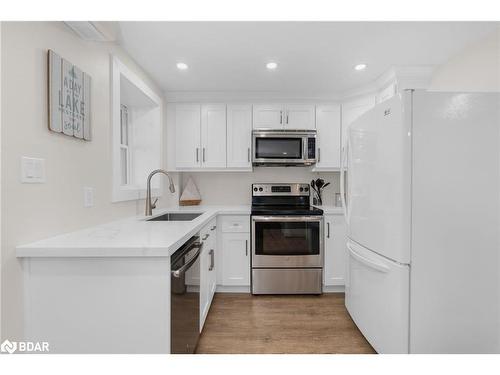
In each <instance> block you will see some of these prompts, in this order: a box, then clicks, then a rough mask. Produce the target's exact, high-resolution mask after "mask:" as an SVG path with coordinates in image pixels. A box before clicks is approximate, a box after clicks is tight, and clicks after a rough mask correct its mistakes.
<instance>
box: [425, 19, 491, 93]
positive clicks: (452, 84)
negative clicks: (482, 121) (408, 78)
mask: <svg viewBox="0 0 500 375" xmlns="http://www.w3.org/2000/svg"><path fill="white" fill-rule="evenodd" d="M430 89H431V90H439V91H485V92H499V91H500V28H498V29H497V31H495V32H493V33H491V34H490V35H488V36H487V37H486V38H484V39H482V40H480V41H478V42H477V43H474V44H472V45H470V46H468V47H466V48H465V49H463V50H462V51H461V52H459V53H458V54H457V55H456V56H454V57H452V58H451V59H450V60H449V61H448V62H447V63H446V64H443V65H442V66H440V67H439V68H437V69H436V71H435V73H434V75H433V78H432V81H431V85H430Z"/></svg>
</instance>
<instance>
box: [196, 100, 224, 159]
mask: <svg viewBox="0 0 500 375" xmlns="http://www.w3.org/2000/svg"><path fill="white" fill-rule="evenodd" d="M201 165H202V167H204V168H225V167H226V105H225V104H207V105H202V107H201Z"/></svg>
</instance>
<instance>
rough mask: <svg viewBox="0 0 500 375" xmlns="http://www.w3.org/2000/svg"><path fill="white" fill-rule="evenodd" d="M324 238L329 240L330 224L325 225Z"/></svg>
mask: <svg viewBox="0 0 500 375" xmlns="http://www.w3.org/2000/svg"><path fill="white" fill-rule="evenodd" d="M326 238H330V223H326Z"/></svg>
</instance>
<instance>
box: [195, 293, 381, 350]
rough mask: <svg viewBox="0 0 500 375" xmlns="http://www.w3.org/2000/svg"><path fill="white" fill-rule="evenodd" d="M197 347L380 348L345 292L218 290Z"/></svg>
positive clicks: (227, 348)
mask: <svg viewBox="0 0 500 375" xmlns="http://www.w3.org/2000/svg"><path fill="white" fill-rule="evenodd" d="M196 352H197V353H206V354H209V353H210V354H216V353H217V354H229V353H240V354H242V353H261V354H265V353H318V354H319V353H344V354H348V353H355V354H363V353H375V351H374V350H373V348H372V347H371V346H370V344H369V343H368V342H367V341H366V340H365V338H364V337H363V335H362V334H361V332H360V331H359V330H358V328H357V327H356V325H355V324H354V322H353V321H352V320H351V318H350V316H349V313H348V312H347V310H346V308H345V306H344V294H342V293H334V294H323V295H321V296H252V295H251V294H230V293H217V294H216V295H215V297H214V300H213V302H212V306H211V308H210V312H209V313H208V317H207V320H206V322H205V326H204V328H203V333H202V335H201V337H200V340H199V342H198V347H197V351H196Z"/></svg>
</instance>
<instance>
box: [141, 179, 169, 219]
mask: <svg viewBox="0 0 500 375" xmlns="http://www.w3.org/2000/svg"><path fill="white" fill-rule="evenodd" d="M157 173H163V174H164V175H165V176H167V177H168V182H169V187H168V188H169V189H170V192H171V193H175V186H174V182H173V181H172V177H170V175H169V174H168V173H167V172H165V171H164V170H163V169H155V170H154V171H153V172H151V173H150V174H149V176H148V182H147V187H146V216H151V215H153V209H154V208H156V202H158V198H156V199H155V201H154V202H151V177H153V176H154V175H155V174H157Z"/></svg>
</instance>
